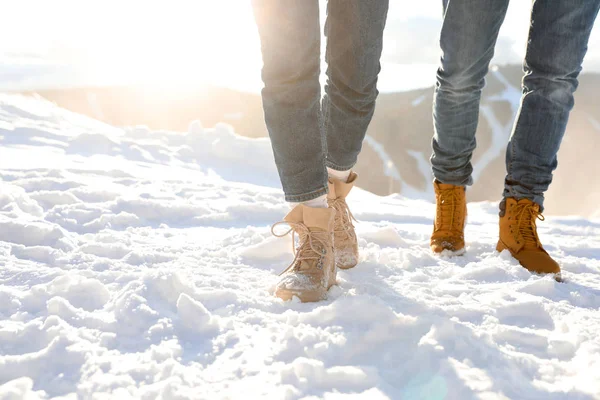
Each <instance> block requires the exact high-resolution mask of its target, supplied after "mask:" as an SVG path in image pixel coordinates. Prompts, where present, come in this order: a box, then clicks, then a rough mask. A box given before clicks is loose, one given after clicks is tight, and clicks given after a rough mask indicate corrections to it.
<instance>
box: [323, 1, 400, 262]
mask: <svg viewBox="0 0 600 400" xmlns="http://www.w3.org/2000/svg"><path fill="white" fill-rule="evenodd" d="M388 6H389V1H388V0H368V1H367V0H328V2H327V21H326V23H325V35H326V36H327V51H326V60H327V84H326V86H325V97H324V98H323V114H324V131H325V138H326V141H327V170H328V173H329V195H328V203H329V206H330V207H331V208H334V209H335V210H336V214H335V221H334V249H335V261H336V265H337V266H338V268H342V269H348V268H352V267H354V266H356V264H357V263H358V258H359V257H358V239H357V237H356V232H355V230H354V225H353V224H352V220H353V216H352V213H351V212H350V209H349V208H348V204H347V203H346V196H347V195H348V193H349V192H350V190H351V189H352V187H353V186H354V184H355V183H356V179H357V175H356V174H355V173H352V172H351V171H350V169H351V168H352V167H353V166H354V164H356V160H357V158H358V154H359V153H360V150H361V148H362V142H363V139H364V138H365V134H366V132H367V128H368V126H369V123H370V122H371V118H372V117H373V112H374V111H375V100H376V99H377V94H378V91H377V76H378V74H379V71H380V70H381V66H380V63H379V60H380V58H381V50H382V47H383V30H384V28H385V22H386V18H387V11H388Z"/></svg>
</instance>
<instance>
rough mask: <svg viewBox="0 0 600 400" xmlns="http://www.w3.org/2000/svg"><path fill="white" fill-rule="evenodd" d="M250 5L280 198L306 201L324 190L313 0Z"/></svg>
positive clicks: (275, 0)
mask: <svg viewBox="0 0 600 400" xmlns="http://www.w3.org/2000/svg"><path fill="white" fill-rule="evenodd" d="M253 7H254V15H255V19H256V23H257V25H258V31H259V35H260V39H261V48H262V56H263V70H262V79H263V82H264V88H263V90H262V99H263V108H264V112H265V122H266V125H267V129H268V131H269V136H270V138H271V143H272V146H273V153H274V156H275V163H276V164H277V169H278V171H279V176H280V178H281V184H282V186H283V191H284V193H285V198H286V200H287V201H289V202H303V201H309V200H312V199H315V198H317V197H320V196H323V195H325V194H326V193H327V171H326V168H325V154H324V151H323V150H324V146H325V144H324V139H323V135H322V130H321V111H320V110H321V85H320V83H319V71H320V42H321V30H320V24H319V4H318V0H253Z"/></svg>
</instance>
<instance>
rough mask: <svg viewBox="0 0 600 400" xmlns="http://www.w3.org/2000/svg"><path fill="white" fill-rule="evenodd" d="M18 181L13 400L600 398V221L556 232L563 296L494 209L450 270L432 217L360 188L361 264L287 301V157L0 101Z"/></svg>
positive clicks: (11, 183)
mask: <svg viewBox="0 0 600 400" xmlns="http://www.w3.org/2000/svg"><path fill="white" fill-rule="evenodd" d="M391 170H392V171H393V168H391ZM0 180H1V182H2V183H0V399H38V398H42V399H46V398H58V397H61V398H73V399H74V398H97V399H105V398H115V399H129V398H143V399H154V398H162V399H258V398H266V399H319V398H324V399H341V398H344V399H346V398H348V399H359V398H361V399H362V398H364V399H461V400H464V399H583V400H588V399H598V398H600V336H599V335H598V332H600V312H599V311H600V310H599V308H600V220H586V219H581V218H575V217H554V218H548V220H547V221H546V222H544V223H540V234H541V237H542V239H543V241H544V243H545V245H546V247H547V250H548V251H549V252H550V253H551V254H552V255H554V256H556V258H557V259H558V261H559V262H560V264H561V265H562V267H563V270H564V273H563V274H564V277H565V278H566V282H565V283H557V282H555V281H554V280H552V278H550V277H540V276H532V275H531V274H529V273H528V272H527V271H525V270H524V269H523V268H521V267H520V266H519V265H518V263H517V262H516V261H515V260H514V259H512V258H511V257H510V255H509V254H508V253H506V252H504V253H502V254H498V253H496V252H495V250H494V248H495V244H496V239H497V206H496V205H495V204H490V203H480V204H470V205H469V216H470V222H469V224H468V227H467V231H466V238H467V241H468V248H467V252H466V254H465V255H464V256H461V257H436V256H434V255H432V254H431V252H430V250H429V248H428V238H429V234H430V232H431V226H432V216H433V212H434V207H433V205H432V204H431V203H429V202H426V201H423V200H407V199H405V198H403V197H400V196H397V195H393V196H388V197H377V196H374V195H372V194H370V193H367V192H364V191H361V190H360V189H357V190H355V191H353V193H352V194H351V196H350V197H349V199H348V203H349V205H350V207H351V209H352V212H353V213H354V215H355V216H356V217H357V218H358V219H359V221H360V222H359V223H358V224H357V234H358V237H359V246H360V252H361V258H360V263H359V265H358V266H357V267H355V268H353V269H351V270H348V271H339V272H338V285H337V286H334V287H333V288H332V289H331V291H330V293H329V297H328V299H327V300H325V301H323V302H320V303H312V304H302V303H299V302H297V301H291V302H287V303H284V302H282V301H280V300H278V299H277V298H275V297H274V296H273V295H272V291H273V288H274V285H275V283H276V282H277V279H278V277H277V273H279V272H280V271H281V270H283V269H284V268H285V267H286V266H287V265H288V264H289V262H290V261H291V259H292V255H291V251H290V249H291V243H290V239H289V238H286V239H276V238H273V237H271V235H270V229H269V228H270V224H272V223H273V222H276V221H279V220H281V218H282V217H283V215H284V214H285V213H286V212H287V211H288V207H287V205H286V204H285V202H284V200H283V197H282V194H281V192H280V190H279V184H278V180H277V174H276V171H275V168H274V165H273V158H272V155H271V150H270V143H269V142H268V140H265V139H259V140H254V139H247V138H243V137H240V136H238V135H236V134H235V133H234V132H233V131H232V130H231V129H230V128H228V127H227V126H225V125H218V126H217V127H215V128H214V129H205V128H203V127H202V126H201V125H200V124H199V123H194V124H192V125H191V126H190V129H189V131H188V132H186V133H179V132H164V131H163V132H152V131H150V130H148V129H146V128H143V127H137V128H129V129H118V128H114V127H111V126H108V125H105V124H102V123H100V122H97V121H94V120H91V119H88V118H85V117H83V116H80V115H76V114H73V113H70V112H68V111H65V110H62V109H59V108H57V107H56V106H54V105H52V104H50V103H48V102H45V101H43V100H41V99H37V98H25V97H16V96H8V95H0Z"/></svg>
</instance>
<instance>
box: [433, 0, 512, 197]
mask: <svg viewBox="0 0 600 400" xmlns="http://www.w3.org/2000/svg"><path fill="white" fill-rule="evenodd" d="M507 8H508V0H444V21H443V25H442V31H441V36H440V46H441V50H442V57H441V65H440V68H439V69H438V73H437V85H436V88H435V94H434V104H433V120H434V136H433V141H432V145H433V155H432V156H431V164H432V169H433V175H434V177H435V179H436V180H437V181H438V182H440V183H443V184H451V185H455V186H467V185H471V184H472V183H473V179H472V177H471V173H472V172H473V167H472V165H471V156H472V154H473V150H475V146H476V140H475V132H476V130H477V122H478V119H479V103H480V99H481V90H482V89H483V87H484V85H485V76H486V74H487V72H488V67H489V63H490V60H491V59H492V57H493V56H494V47H495V45H496V40H497V38H498V32H499V30H500V26H501V25H502V22H503V21H504V17H505V15H506V10H507Z"/></svg>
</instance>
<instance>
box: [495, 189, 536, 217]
mask: <svg viewBox="0 0 600 400" xmlns="http://www.w3.org/2000/svg"><path fill="white" fill-rule="evenodd" d="M509 198H511V199H515V200H517V201H519V200H523V199H528V200H531V201H533V202H534V203H535V204H537V205H538V206H540V212H544V196H541V195H537V194H522V193H520V194H516V193H503V194H502V200H501V201H500V205H499V207H500V210H501V211H502V208H503V206H502V204H504V203H506V199H509Z"/></svg>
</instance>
